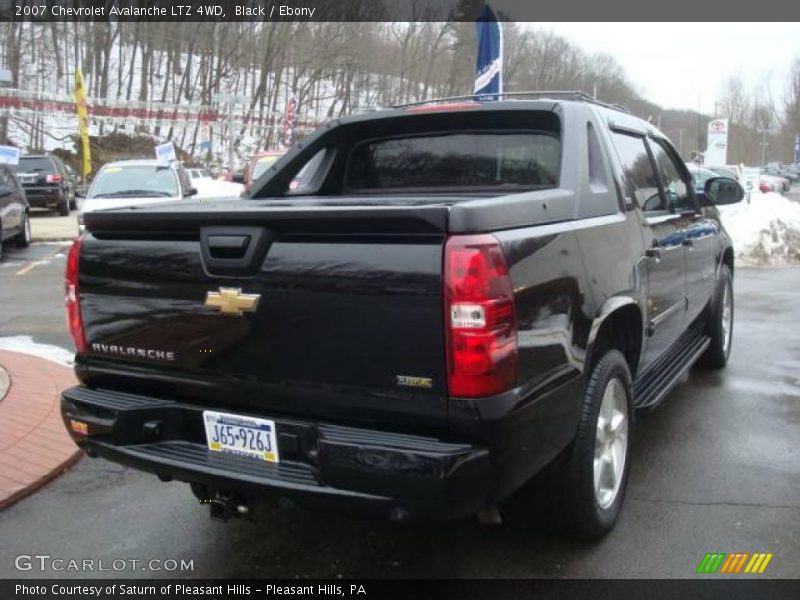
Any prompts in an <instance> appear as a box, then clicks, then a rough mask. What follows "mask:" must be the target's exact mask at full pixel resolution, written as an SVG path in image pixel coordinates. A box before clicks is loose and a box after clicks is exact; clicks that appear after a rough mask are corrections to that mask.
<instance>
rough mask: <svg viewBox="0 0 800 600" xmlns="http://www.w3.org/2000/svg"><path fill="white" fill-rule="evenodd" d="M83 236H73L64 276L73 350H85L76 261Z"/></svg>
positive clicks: (68, 322)
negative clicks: (73, 239)
mask: <svg viewBox="0 0 800 600" xmlns="http://www.w3.org/2000/svg"><path fill="white" fill-rule="evenodd" d="M83 238H84V236H80V237H78V238H75V241H74V242H72V247H71V248H70V249H69V254H68V255H67V271H66V276H65V277H64V296H65V304H66V307H67V327H68V328H69V333H70V335H71V336H72V341H73V342H74V344H75V352H77V353H79V354H81V353H83V352H86V350H87V344H86V333H85V332H84V330H83V319H82V318H81V303H80V291H79V289H78V263H79V262H80V255H81V247H82V246H83Z"/></svg>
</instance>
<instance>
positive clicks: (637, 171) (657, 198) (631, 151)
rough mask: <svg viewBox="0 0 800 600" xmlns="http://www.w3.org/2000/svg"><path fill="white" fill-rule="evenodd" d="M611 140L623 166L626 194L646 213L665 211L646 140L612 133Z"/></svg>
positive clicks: (625, 134)
mask: <svg viewBox="0 0 800 600" xmlns="http://www.w3.org/2000/svg"><path fill="white" fill-rule="evenodd" d="M611 139H612V140H613V143H614V148H616V150H617V156H619V160H620V163H621V164H622V172H623V175H624V176H625V182H624V185H625V194H626V195H627V196H629V197H631V198H633V199H634V200H635V201H636V203H637V204H638V205H639V207H640V208H641V209H642V210H644V211H657V210H665V209H666V207H665V206H664V205H663V202H662V199H661V194H660V193H659V190H658V179H657V178H656V172H655V169H654V167H653V161H651V160H650V155H649V154H648V152H647V146H645V142H644V138H642V137H639V136H636V135H628V134H627V133H618V132H612V134H611Z"/></svg>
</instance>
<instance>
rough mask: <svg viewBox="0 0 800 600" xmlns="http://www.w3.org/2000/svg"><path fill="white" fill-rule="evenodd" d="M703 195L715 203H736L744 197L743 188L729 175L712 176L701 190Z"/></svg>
mask: <svg viewBox="0 0 800 600" xmlns="http://www.w3.org/2000/svg"><path fill="white" fill-rule="evenodd" d="M703 193H704V195H705V197H706V198H707V199H708V200H709V201H710V202H711V203H712V204H716V205H718V206H719V205H723V204H736V203H737V202H741V201H742V198H744V189H742V186H741V185H739V182H738V181H736V180H735V179H731V178H730V177H712V178H711V179H708V180H707V181H706V184H705V188H704V190H703Z"/></svg>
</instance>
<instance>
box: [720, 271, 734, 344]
mask: <svg viewBox="0 0 800 600" xmlns="http://www.w3.org/2000/svg"><path fill="white" fill-rule="evenodd" d="M732 330H733V296H732V294H731V286H730V283H727V284H725V289H724V291H723V292H722V352H723V353H724V354H726V355H727V354H728V347H729V346H730V345H731V333H732Z"/></svg>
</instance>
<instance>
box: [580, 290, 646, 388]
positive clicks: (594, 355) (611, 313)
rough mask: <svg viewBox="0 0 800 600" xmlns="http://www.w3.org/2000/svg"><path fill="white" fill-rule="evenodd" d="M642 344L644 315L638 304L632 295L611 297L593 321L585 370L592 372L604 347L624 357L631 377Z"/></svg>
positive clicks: (637, 362)
mask: <svg viewBox="0 0 800 600" xmlns="http://www.w3.org/2000/svg"><path fill="white" fill-rule="evenodd" d="M643 347H644V318H643V316H642V309H641V308H640V306H639V304H638V303H637V302H636V301H635V300H634V299H633V298H611V299H609V301H608V302H606V304H605V305H604V307H603V310H601V313H600V316H599V317H598V318H597V319H595V321H594V323H593V324H592V329H591V332H590V334H589V344H588V352H587V361H586V364H587V369H586V372H587V373H589V372H591V367H592V366H593V365H594V364H595V363H596V362H597V361H598V360H599V359H600V357H601V356H602V355H603V354H604V353H605V351H606V350H610V349H612V348H616V349H617V350H619V351H620V352H622V354H623V355H624V356H625V359H626V361H627V363H628V368H629V369H630V371H631V377H635V376H636V370H637V368H638V367H639V362H640V359H641V354H642V348H643Z"/></svg>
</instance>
